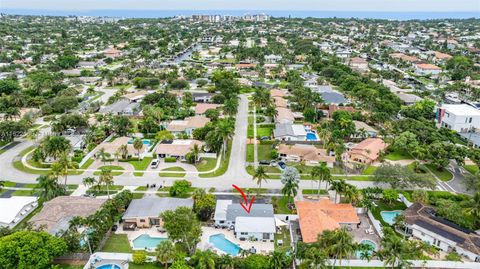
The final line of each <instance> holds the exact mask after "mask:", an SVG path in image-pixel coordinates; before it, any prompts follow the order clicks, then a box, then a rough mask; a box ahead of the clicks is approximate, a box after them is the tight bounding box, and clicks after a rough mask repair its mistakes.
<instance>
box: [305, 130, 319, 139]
mask: <svg viewBox="0 0 480 269" xmlns="http://www.w3.org/2000/svg"><path fill="white" fill-rule="evenodd" d="M307 140H308V141H317V140H318V138H317V134H315V133H314V132H307Z"/></svg>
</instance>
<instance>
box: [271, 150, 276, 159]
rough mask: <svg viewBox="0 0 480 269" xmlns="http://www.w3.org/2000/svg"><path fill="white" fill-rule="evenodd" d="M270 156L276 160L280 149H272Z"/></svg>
mask: <svg viewBox="0 0 480 269" xmlns="http://www.w3.org/2000/svg"><path fill="white" fill-rule="evenodd" d="M270 157H271V158H272V159H274V160H276V159H277V158H278V151H277V150H272V151H271V152H270Z"/></svg>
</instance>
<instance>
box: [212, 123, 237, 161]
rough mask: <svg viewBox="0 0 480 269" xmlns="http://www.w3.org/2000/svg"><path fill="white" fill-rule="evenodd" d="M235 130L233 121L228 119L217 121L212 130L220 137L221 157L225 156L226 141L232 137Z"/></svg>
mask: <svg viewBox="0 0 480 269" xmlns="http://www.w3.org/2000/svg"><path fill="white" fill-rule="evenodd" d="M234 131H235V127H234V125H233V122H232V121H230V120H222V121H218V122H217V126H216V128H215V130H214V132H215V134H216V135H217V137H219V138H221V140H222V141H223V158H225V157H226V156H225V155H226V151H227V141H228V140H229V139H230V138H232V136H233V133H234Z"/></svg>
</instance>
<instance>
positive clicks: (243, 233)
mask: <svg viewBox="0 0 480 269" xmlns="http://www.w3.org/2000/svg"><path fill="white" fill-rule="evenodd" d="M247 234H248V233H246V232H241V233H240V235H247Z"/></svg>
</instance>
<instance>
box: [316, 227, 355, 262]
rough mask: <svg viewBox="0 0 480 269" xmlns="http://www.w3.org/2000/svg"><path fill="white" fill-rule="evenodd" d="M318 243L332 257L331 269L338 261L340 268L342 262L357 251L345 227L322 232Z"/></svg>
mask: <svg viewBox="0 0 480 269" xmlns="http://www.w3.org/2000/svg"><path fill="white" fill-rule="evenodd" d="M318 241H319V243H320V245H322V246H324V247H325V248H326V249H327V253H328V254H329V255H330V256H332V257H333V260H334V261H333V265H332V268H334V267H335V264H336V262H337V260H339V267H342V260H343V259H346V258H348V257H350V256H351V255H352V254H353V253H354V252H355V250H356V249H357V244H356V243H354V242H353V237H352V235H351V234H350V233H349V232H348V231H347V229H346V228H345V227H342V228H340V229H337V230H335V231H328V230H327V231H325V232H323V233H322V234H320V235H319V238H318Z"/></svg>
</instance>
